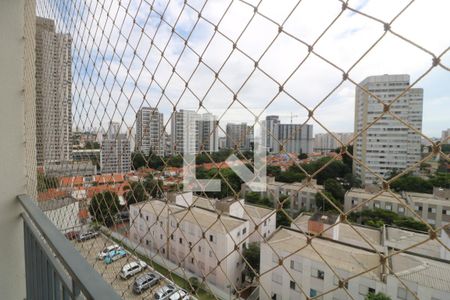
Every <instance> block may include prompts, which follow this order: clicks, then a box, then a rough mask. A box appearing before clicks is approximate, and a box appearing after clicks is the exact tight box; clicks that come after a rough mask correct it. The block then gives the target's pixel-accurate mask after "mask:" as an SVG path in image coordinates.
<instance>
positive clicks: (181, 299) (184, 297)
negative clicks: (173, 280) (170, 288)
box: [169, 289, 189, 300]
mask: <svg viewBox="0 0 450 300" xmlns="http://www.w3.org/2000/svg"><path fill="white" fill-rule="evenodd" d="M169 300H189V295H188V292H187V291H186V290H183V289H179V290H178V291H176V292H175V293H173V294H172V295H171V296H170V297H169Z"/></svg>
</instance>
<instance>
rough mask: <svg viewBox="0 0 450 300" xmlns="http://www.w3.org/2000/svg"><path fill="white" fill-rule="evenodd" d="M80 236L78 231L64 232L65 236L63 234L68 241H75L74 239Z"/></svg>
mask: <svg viewBox="0 0 450 300" xmlns="http://www.w3.org/2000/svg"><path fill="white" fill-rule="evenodd" d="M79 235H80V232H79V231H69V232H66V233H65V234H64V236H65V237H66V239H68V240H75V239H78V236H79Z"/></svg>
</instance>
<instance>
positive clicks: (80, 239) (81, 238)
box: [77, 230, 99, 242]
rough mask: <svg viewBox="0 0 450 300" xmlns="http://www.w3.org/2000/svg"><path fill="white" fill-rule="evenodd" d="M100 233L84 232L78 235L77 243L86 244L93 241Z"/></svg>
mask: <svg viewBox="0 0 450 300" xmlns="http://www.w3.org/2000/svg"><path fill="white" fill-rule="evenodd" d="M98 234H99V233H98V231H94V230H88V231H86V232H82V233H80V234H79V235H78V238H77V241H78V242H84V241H87V240H90V239H93V238H95V237H97V236H98Z"/></svg>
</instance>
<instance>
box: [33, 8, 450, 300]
mask: <svg viewBox="0 0 450 300" xmlns="http://www.w3.org/2000/svg"><path fill="white" fill-rule="evenodd" d="M31 7H32V6H31ZM449 8H450V7H449V3H447V1H433V3H431V2H430V1H424V0H422V1H414V0H412V1H343V0H341V1H339V0H334V1H332V0H327V1H325V0H324V1H316V0H314V1H313V0H303V1H293V0H292V1H291V0H289V1H287V0H286V1H272V0H264V1H263V0H260V1H252V0H249V1H243V0H232V1H229V0H192V1H191V0H186V1H180V0H160V1H159V0H154V1H150V0H148V1H145V0H129V1H116V0H114V1H113V0H110V1H101V0H98V1H95V0H85V1H70V0H67V1H56V0H38V1H37V3H36V15H37V17H36V20H35V32H34V31H33V29H30V28H32V27H33V26H30V27H28V28H29V32H31V34H33V32H34V34H35V37H36V39H35V48H36V51H35V66H36V71H35V74H36V76H35V78H34V79H35V85H36V103H35V108H33V107H31V108H30V109H33V110H35V114H36V122H35V126H33V128H27V130H28V132H35V135H34V136H33V138H35V139H36V147H35V149H34V147H32V149H29V150H28V151H27V153H28V155H29V156H30V157H31V155H33V157H34V155H35V156H36V160H37V176H34V177H36V180H34V177H33V178H29V179H30V180H31V181H33V182H32V183H30V185H36V186H37V191H38V195H37V201H38V204H39V205H40V207H41V208H42V209H43V210H44V211H45V213H46V214H47V216H48V217H49V219H51V220H52V221H53V222H54V223H55V225H56V226H57V227H58V228H59V229H60V230H61V231H62V232H63V233H64V234H65V235H66V237H67V238H68V239H70V240H71V241H73V244H74V246H75V247H76V248H77V249H78V250H79V251H80V253H81V254H82V255H83V256H84V257H85V258H86V260H87V261H88V262H89V263H91V264H92V266H93V267H94V268H95V270H96V271H98V272H99V273H100V274H101V275H102V276H103V278H104V279H105V280H106V281H107V282H108V283H110V284H111V286H112V287H113V288H114V289H115V290H116V291H117V293H118V294H119V295H120V296H122V297H123V298H124V299H150V298H152V299H153V297H154V299H169V298H168V297H169V296H170V297H172V298H170V299H240V298H242V299H258V298H259V299H277V300H278V299H333V300H342V299H389V298H390V299H434V300H437V299H440V300H444V299H448V298H449V295H450V265H449V259H450V249H449V247H450V246H449V245H450V238H449V236H450V230H449V229H450V228H449V227H448V225H447V224H448V223H449V222H450V202H448V201H449V197H450V191H449V188H450V175H449V172H448V170H449V153H450V147H449V144H450V141H449V131H448V130H446V131H445V132H443V133H442V138H437V139H436V138H433V137H432V136H431V135H433V134H434V135H435V134H436V132H439V134H440V132H441V130H443V129H446V128H445V126H447V127H448V124H449V122H448V121H449V117H448V116H449V115H450V109H449V107H450V106H449V105H448V103H449V98H448V95H449V90H448V87H449V85H448V79H449V78H450V74H449V71H450V69H449V68H450V67H449V66H450V54H449V52H450V51H449V49H450V48H449V44H450V43H449V41H448V40H447V39H446V35H445V31H446V28H450V27H449V25H450V24H449V21H448V16H447V13H448V11H449V10H448V9H449ZM30 30H31V31H30ZM30 55H31V54H30ZM26 73H27V72H26ZM28 73H30V72H28ZM387 73H389V74H395V75H387ZM378 74H386V75H378ZM32 79H33V77H32V76H31V77H29V78H28V79H27V80H32ZM428 95H429V96H428ZM313 130H314V132H317V133H316V135H313ZM34 152H35V153H34ZM30 174H32V172H31V171H30ZM383 294H384V296H387V297H389V298H382V297H383ZM375 297H379V298H375Z"/></svg>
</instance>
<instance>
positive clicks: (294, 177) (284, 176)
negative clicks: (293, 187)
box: [275, 170, 306, 183]
mask: <svg viewBox="0 0 450 300" xmlns="http://www.w3.org/2000/svg"><path fill="white" fill-rule="evenodd" d="M305 177H306V175H305V173H303V172H302V171H299V172H295V171H292V170H288V171H285V172H281V173H280V174H278V175H276V176H275V180H276V181H279V182H286V183H292V182H301V181H302V180H303V179H305Z"/></svg>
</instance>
